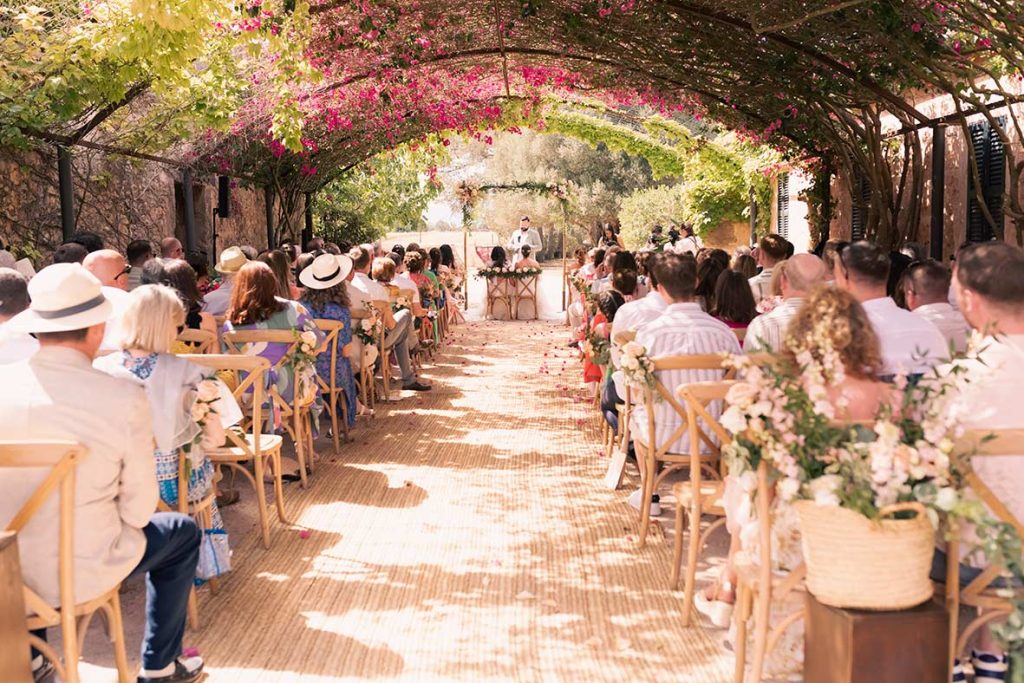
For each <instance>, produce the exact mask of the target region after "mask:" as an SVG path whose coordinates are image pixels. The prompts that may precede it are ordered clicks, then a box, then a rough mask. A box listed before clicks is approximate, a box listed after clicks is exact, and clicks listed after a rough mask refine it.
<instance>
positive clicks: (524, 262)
mask: <svg viewBox="0 0 1024 683" xmlns="http://www.w3.org/2000/svg"><path fill="white" fill-rule="evenodd" d="M522 254H523V257H522V258H521V259H519V260H518V261H517V262H516V270H523V269H524V268H540V264H539V263H537V259H535V258H533V248H532V247H531V246H530V245H529V244H524V245H523V249H522Z"/></svg>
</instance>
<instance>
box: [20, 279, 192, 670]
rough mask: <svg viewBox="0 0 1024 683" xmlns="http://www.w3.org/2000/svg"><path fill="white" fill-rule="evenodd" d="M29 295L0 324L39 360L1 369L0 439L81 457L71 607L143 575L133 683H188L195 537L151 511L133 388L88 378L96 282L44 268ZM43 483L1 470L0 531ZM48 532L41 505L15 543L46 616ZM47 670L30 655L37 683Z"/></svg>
mask: <svg viewBox="0 0 1024 683" xmlns="http://www.w3.org/2000/svg"><path fill="white" fill-rule="evenodd" d="M28 292H29V295H30V296H31V299H32V304H31V306H30V307H29V309H28V310H26V311H23V312H22V313H20V314H19V315H17V316H15V317H14V318H12V319H11V321H10V322H9V323H8V324H10V325H12V326H13V327H14V328H15V329H17V330H18V331H20V332H24V333H32V334H35V335H36V337H37V338H38V339H39V344H40V349H39V352H38V353H36V355H35V356H33V357H32V358H31V359H29V360H27V361H21V362H19V363H12V364H10V365H5V366H0V386H5V387H18V390H17V391H5V392H0V433H2V434H3V435H4V438H5V439H10V440H16V441H32V440H69V441H77V442H79V443H81V444H82V445H84V446H85V447H86V448H87V449H88V456H87V457H85V458H83V459H82V460H81V462H79V463H78V465H77V467H76V470H75V482H76V483H75V486H76V495H75V510H74V511H73V513H72V516H73V517H74V520H75V530H74V531H75V533H74V544H75V563H74V578H75V585H74V591H75V600H76V601H77V602H79V603H82V602H86V601H88V600H91V599H93V598H96V597H98V596H100V595H102V594H104V593H106V592H107V591H109V590H110V589H111V588H113V587H115V586H117V585H118V584H119V583H120V582H121V581H123V580H125V579H126V578H128V577H129V576H143V575H145V577H146V584H147V585H146V630H145V635H144V638H143V644H142V671H141V672H140V674H139V678H138V681H139V683H192V682H193V681H196V680H198V679H199V678H200V677H201V675H202V669H203V662H202V660H201V659H200V658H198V657H187V658H186V657H182V656H181V653H182V649H181V639H182V636H183V634H184V632H185V617H186V606H187V604H188V595H189V591H190V590H191V589H192V579H193V577H194V576H195V571H196V564H197V563H198V561H199V543H200V539H201V537H202V535H201V533H200V531H199V528H198V527H197V526H196V524H195V522H193V521H192V519H191V518H189V517H188V516H186V515H180V514H176V513H155V512H154V511H155V510H156V505H157V500H158V498H159V497H158V491H157V482H156V468H155V465H154V463H153V460H152V458H149V457H145V454H147V453H150V452H151V451H152V449H153V420H152V417H151V415H150V412H149V404H148V402H147V401H146V395H145V393H144V392H143V390H142V388H141V387H139V386H137V385H135V384H132V383H131V382H127V381H125V380H121V379H116V378H113V377H110V376H109V375H106V374H104V373H102V372H100V371H99V370H96V369H94V368H93V367H92V361H93V359H94V358H95V357H96V354H97V352H98V350H99V346H100V342H101V341H102V339H103V331H104V326H105V324H106V320H107V318H109V317H110V313H111V308H112V306H111V304H110V302H109V301H107V300H106V298H105V297H104V295H103V290H102V288H101V285H100V282H99V280H97V279H96V278H95V277H94V276H93V275H92V274H90V273H89V272H88V271H86V270H85V269H84V268H82V267H81V266H79V265H77V264H59V265H55V266H50V267H49V268H44V269H43V270H42V271H41V272H40V273H39V274H38V275H37V276H36V277H35V278H33V279H32V282H30V283H29V286H28ZM44 476H45V475H44V473H37V474H27V473H26V472H24V471H21V472H15V471H11V470H6V471H4V470H0V524H4V525H6V524H7V523H8V522H9V521H10V520H11V518H12V517H13V516H14V514H15V513H16V512H17V511H18V510H19V509H20V508H21V506H22V505H23V504H24V503H25V501H26V499H27V498H28V496H29V495H30V494H31V493H32V491H33V489H34V488H35V487H36V486H37V485H38V484H39V483H40V482H41V481H42V479H43V477H44ZM58 524H59V520H58V515H57V506H56V505H55V504H53V502H52V501H51V502H50V503H49V504H47V505H46V506H45V507H44V508H43V509H42V510H41V511H40V512H39V513H37V514H36V515H35V517H34V518H33V519H32V520H31V521H30V522H29V523H28V524H27V525H26V526H25V528H24V529H23V530H22V532H21V533H20V534H19V535H18V546H19V551H20V555H21V565H22V575H23V576H24V579H25V582H26V583H27V584H28V585H29V587H30V588H32V589H33V590H34V591H36V592H37V593H39V594H40V595H41V596H42V598H43V599H44V600H46V601H47V602H48V603H49V604H51V605H54V606H57V605H59V593H58V587H57V553H56V548H55V543H56V538H57V531H58ZM36 635H39V636H40V637H43V638H45V635H46V634H45V632H39V633H37V634H36ZM67 664H68V665H73V663H72V662H67ZM50 666H51V665H50V664H49V663H46V662H44V661H43V660H42V657H41V656H37V657H36V658H35V659H34V660H33V669H34V670H35V671H34V673H35V678H36V680H40V679H42V678H44V677H45V676H46V675H47V672H46V669H47V668H48V667H50Z"/></svg>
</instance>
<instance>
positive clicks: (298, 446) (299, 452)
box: [292, 409, 309, 488]
mask: <svg viewBox="0 0 1024 683" xmlns="http://www.w3.org/2000/svg"><path fill="white" fill-rule="evenodd" d="M292 425H293V432H292V439H293V441H294V442H295V456H296V458H297V459H298V461H299V485H300V486H302V488H306V487H307V486H309V480H308V478H307V475H306V438H305V436H303V434H302V411H300V410H298V409H295V410H292Z"/></svg>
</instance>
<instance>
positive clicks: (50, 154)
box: [0, 147, 304, 267]
mask: <svg viewBox="0 0 1024 683" xmlns="http://www.w3.org/2000/svg"><path fill="white" fill-rule="evenodd" d="M72 159H73V163H72V174H73V178H74V195H75V228H76V230H78V231H88V232H95V233H97V234H99V235H101V236H103V238H104V241H105V242H106V243H107V245H108V246H110V247H112V248H115V249H120V250H123V249H124V248H125V246H127V244H128V242H130V241H131V240H133V239H149V240H151V241H153V242H159V241H160V240H161V239H162V238H164V237H168V236H171V235H173V236H176V237H177V238H178V239H180V240H181V241H182V243H183V244H184V243H185V211H184V194H183V191H182V183H181V178H182V172H181V170H180V169H178V168H176V167H173V166H169V165H165V164H160V163H155V162H149V161H139V160H135V159H128V158H125V157H121V156H116V155H109V154H106V153H103V152H98V151H94V150H88V149H83V148H75V149H74V150H73V155H72ZM58 192H59V189H58V179H57V157H56V152H55V150H54V148H52V147H45V148H42V149H40V150H37V151H28V152H25V151H19V150H2V149H0V238H2V239H3V241H4V242H5V243H7V244H9V245H11V247H13V249H14V251H17V252H19V253H20V254H25V255H29V256H30V257H31V258H33V260H34V261H35V262H36V265H37V267H41V266H45V265H47V264H48V263H49V260H50V255H51V253H52V251H53V249H54V248H56V246H57V245H59V244H60V243H61V242H62V241H63V238H62V233H61V217H60V198H59V194H58ZM193 193H194V198H195V207H194V208H195V218H196V248H197V249H199V250H202V251H206V252H208V253H209V252H211V251H212V250H211V247H212V238H213V225H214V216H213V214H214V209H215V207H216V206H217V183H216V178H215V177H213V176H209V177H201V176H197V177H196V179H195V181H194V184H193ZM265 207H266V202H265V195H264V192H263V190H262V188H243V187H240V186H238V184H237V183H236V182H234V181H232V188H231V202H230V214H231V217H230V218H227V219H216V226H217V233H218V237H217V251H220V250H221V249H223V248H224V247H226V246H229V245H232V244H249V245H252V246H254V247H256V248H257V249H263V248H265V247H266V246H267V227H266V226H267V219H266V209H265ZM303 211H304V207H303V205H302V201H301V199H300V201H299V205H298V207H297V209H296V211H295V212H294V214H293V215H292V220H291V225H292V226H294V228H295V230H296V231H298V230H301V227H302V215H303ZM274 215H275V221H276V222H279V220H280V219H279V218H278V217H277V204H276V203H275V214H274ZM297 236H298V235H297V234H296V237H297Z"/></svg>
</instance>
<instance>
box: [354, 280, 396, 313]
mask: <svg viewBox="0 0 1024 683" xmlns="http://www.w3.org/2000/svg"><path fill="white" fill-rule="evenodd" d="M348 297H349V301H350V302H351V304H352V307H353V308H365V309H367V310H369V309H370V308H371V306H372V302H374V301H387V300H388V299H389V297H388V290H386V289H384V285H382V284H381V283H379V282H377V281H376V280H374V279H372V278H371V277H370V276H369V275H367V274H366V273H356V274H355V277H353V278H352V281H351V282H349V283H348Z"/></svg>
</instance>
